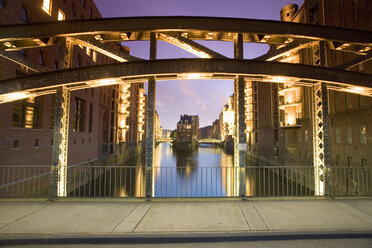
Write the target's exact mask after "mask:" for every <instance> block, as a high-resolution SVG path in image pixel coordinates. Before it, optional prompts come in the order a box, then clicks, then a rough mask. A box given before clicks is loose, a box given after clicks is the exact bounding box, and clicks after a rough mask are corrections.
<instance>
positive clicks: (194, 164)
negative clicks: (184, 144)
mask: <svg viewBox="0 0 372 248" xmlns="http://www.w3.org/2000/svg"><path fill="white" fill-rule="evenodd" d="M245 172H246V175H245V180H246V196H311V195H313V193H314V190H313V184H314V183H313V168H311V167H276V166H256V165H255V164H252V163H251V162H249V163H247V167H246V168H245ZM239 173H240V168H237V167H235V168H234V165H233V155H231V154H227V153H226V152H225V151H224V150H223V149H222V148H220V147H218V146H213V145H203V144H201V145H200V146H199V147H198V148H197V149H196V150H195V151H194V152H178V151H176V150H174V149H173V147H172V145H171V144H169V143H160V144H158V145H157V146H156V148H155V160H154V167H153V168H152V169H150V174H151V179H152V189H153V191H152V196H153V197H232V196H237V195H238V187H239V186H238V185H239ZM68 175H69V182H68V192H69V196H71V197H145V196H146V183H145V182H146V177H145V176H146V167H145V163H144V157H136V158H133V159H131V160H128V161H127V162H125V163H124V164H122V165H118V166H102V167H75V168H70V169H69V172H68ZM234 182H235V183H234Z"/></svg>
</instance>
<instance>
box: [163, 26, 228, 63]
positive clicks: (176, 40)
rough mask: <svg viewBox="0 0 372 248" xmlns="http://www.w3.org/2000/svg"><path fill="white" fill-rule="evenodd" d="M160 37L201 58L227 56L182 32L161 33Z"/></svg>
mask: <svg viewBox="0 0 372 248" xmlns="http://www.w3.org/2000/svg"><path fill="white" fill-rule="evenodd" d="M159 38H160V39H161V40H164V41H166V42H169V43H171V44H173V45H176V46H178V47H180V48H182V49H184V50H186V51H188V52H191V53H192V54H195V55H196V56H199V57H201V58H226V57H225V56H223V55H222V54H219V53H217V52H215V51H213V50H211V49H209V48H207V47H205V46H203V45H201V44H199V43H197V42H195V41H193V40H190V39H187V38H185V37H184V36H182V33H176V32H168V33H159Z"/></svg>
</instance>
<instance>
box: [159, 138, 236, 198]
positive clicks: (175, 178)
mask: <svg viewBox="0 0 372 248" xmlns="http://www.w3.org/2000/svg"><path fill="white" fill-rule="evenodd" d="M155 161H156V162H155V165H154V166H155V167H154V170H155V178H154V182H155V185H154V196H155V197H217V196H232V182H233V180H232V175H233V169H232V165H233V163H232V161H233V158H232V155H227V154H225V153H224V152H223V150H222V149H221V148H219V147H215V146H212V145H201V146H200V147H199V148H198V149H197V150H196V151H194V152H179V151H175V150H173V149H172V147H171V145H170V144H167V143H162V144H159V145H158V146H157V147H156V160H155Z"/></svg>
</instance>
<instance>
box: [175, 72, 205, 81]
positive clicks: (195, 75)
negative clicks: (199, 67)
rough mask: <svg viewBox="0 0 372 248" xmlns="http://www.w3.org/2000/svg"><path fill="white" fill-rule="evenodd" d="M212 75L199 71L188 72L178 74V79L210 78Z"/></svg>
mask: <svg viewBox="0 0 372 248" xmlns="http://www.w3.org/2000/svg"><path fill="white" fill-rule="evenodd" d="M211 77H212V75H210V74H201V73H188V74H181V75H178V78H179V79H190V80H192V79H211Z"/></svg>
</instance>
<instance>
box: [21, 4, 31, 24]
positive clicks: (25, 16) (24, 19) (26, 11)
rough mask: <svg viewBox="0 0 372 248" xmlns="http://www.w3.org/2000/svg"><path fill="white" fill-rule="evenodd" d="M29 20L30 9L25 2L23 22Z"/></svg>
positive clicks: (22, 10) (22, 13)
mask: <svg viewBox="0 0 372 248" xmlns="http://www.w3.org/2000/svg"><path fill="white" fill-rule="evenodd" d="M27 22H30V9H29V8H28V7H27V6H26V5H24V4H23V5H22V9H21V23H27Z"/></svg>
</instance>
